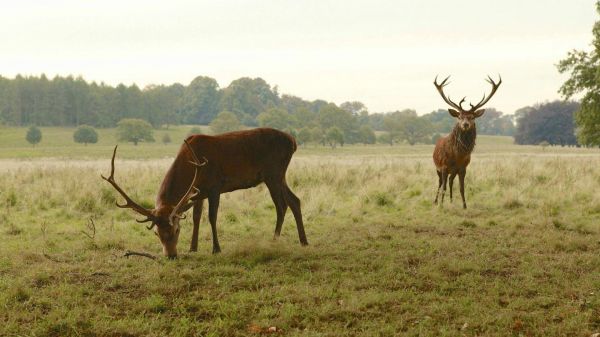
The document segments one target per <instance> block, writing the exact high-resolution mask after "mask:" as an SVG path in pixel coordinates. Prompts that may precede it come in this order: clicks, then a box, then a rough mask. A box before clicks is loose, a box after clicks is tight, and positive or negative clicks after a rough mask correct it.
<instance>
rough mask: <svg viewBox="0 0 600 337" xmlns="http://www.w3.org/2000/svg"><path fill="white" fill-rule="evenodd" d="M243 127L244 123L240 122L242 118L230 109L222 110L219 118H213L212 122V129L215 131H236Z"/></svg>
mask: <svg viewBox="0 0 600 337" xmlns="http://www.w3.org/2000/svg"><path fill="white" fill-rule="evenodd" d="M241 128H242V124H241V123H240V120H239V119H238V118H237V117H236V116H235V114H234V113H233V112H230V111H221V112H220V113H219V114H218V115H217V118H215V119H213V121H212V122H211V123H210V129H211V130H212V131H213V132H214V133H224V132H230V131H236V130H239V129H241Z"/></svg>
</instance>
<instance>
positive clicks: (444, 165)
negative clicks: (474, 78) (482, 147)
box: [433, 76, 502, 208]
mask: <svg viewBox="0 0 600 337" xmlns="http://www.w3.org/2000/svg"><path fill="white" fill-rule="evenodd" d="M448 78H449V77H447V78H446V79H445V80H444V81H442V83H440V84H438V83H437V78H436V80H435V81H434V82H433V84H434V85H435V87H436V89H437V90H438V92H439V93H440V95H441V96H442V98H443V99H444V101H445V102H446V103H448V105H450V106H451V107H453V108H454V109H448V112H449V113H450V115H451V116H452V117H455V118H457V122H456V125H455V126H454V128H453V129H452V132H450V134H449V135H447V136H446V137H442V138H440V139H439V140H438V141H437V143H436V144H435V149H434V151H433V162H434V164H435V167H436V171H437V175H438V189H437V193H436V195H435V201H434V203H436V204H437V202H438V197H439V195H440V193H441V195H442V200H441V203H444V194H445V193H446V185H447V182H448V177H449V178H450V201H452V186H453V185H454V178H455V177H456V176H457V175H458V180H459V184H460V196H461V198H462V202H463V208H467V202H466V201H465V176H466V174H467V166H468V165H469V163H470V162H471V152H473V149H474V148H475V139H476V138H477V126H476V125H475V119H476V118H478V117H481V116H482V115H483V113H484V112H485V110H484V109H480V108H481V107H482V106H483V105H484V104H485V103H487V102H488V101H489V100H490V98H492V96H493V95H494V93H495V92H496V90H498V87H499V86H500V84H501V83H502V79H500V80H499V81H498V83H495V82H494V81H493V80H492V79H491V78H490V77H489V76H488V82H489V83H490V84H491V85H492V92H491V93H490V95H489V96H487V97H486V96H485V95H484V96H483V98H482V99H481V101H480V102H479V103H477V104H475V105H473V104H471V109H469V110H465V109H464V108H463V107H462V103H463V102H464V101H465V98H463V99H462V100H461V101H460V103H459V104H456V103H454V102H453V101H452V100H450V98H448V97H446V95H445V94H444V90H443V88H444V86H446V85H447V84H448V83H447V81H448Z"/></svg>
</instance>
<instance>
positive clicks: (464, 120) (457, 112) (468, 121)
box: [433, 76, 502, 131]
mask: <svg viewBox="0 0 600 337" xmlns="http://www.w3.org/2000/svg"><path fill="white" fill-rule="evenodd" d="M498 77H499V80H498V83H496V82H494V80H492V78H491V77H490V76H488V78H487V79H486V81H487V82H488V83H489V84H491V85H492V92H491V93H490V94H489V95H488V96H487V97H486V95H485V94H483V98H482V99H481V101H479V103H477V104H475V105H473V104H471V103H469V105H470V106H471V108H470V109H469V110H466V109H465V108H463V107H462V104H463V103H464V102H465V99H466V97H463V99H461V100H460V102H459V103H458V104H456V103H454V102H453V101H452V100H451V99H450V97H448V96H446V95H445V94H444V87H445V86H447V85H448V84H450V82H448V79H449V78H450V76H448V77H446V78H445V79H444V80H443V81H442V83H439V84H438V83H437V76H436V77H435V80H433V85H435V88H436V89H437V91H438V92H439V93H440V95H441V96H442V99H443V100H444V102H446V103H447V104H448V105H450V106H451V107H452V108H453V109H448V112H449V113H450V115H451V116H452V117H456V118H457V119H458V122H457V124H458V126H459V127H460V128H461V129H462V130H463V131H467V130H470V129H472V128H473V127H475V118H478V117H481V116H482V115H483V113H484V112H485V109H481V107H483V106H484V105H485V104H486V103H487V102H488V101H489V100H490V98H492V96H494V94H495V93H496V90H498V87H500V84H502V77H500V76H498Z"/></svg>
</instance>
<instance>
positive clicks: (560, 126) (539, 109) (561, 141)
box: [514, 101, 579, 146]
mask: <svg viewBox="0 0 600 337" xmlns="http://www.w3.org/2000/svg"><path fill="white" fill-rule="evenodd" d="M578 108H579V104H578V103H576V102H564V101H554V102H550V103H544V104H540V105H536V106H534V107H531V108H523V109H519V110H518V111H517V131H516V133H515V136H514V137H515V143H517V144H531V145H537V144H540V143H541V142H543V141H546V142H548V143H549V144H551V145H563V146H564V145H576V144H577V139H576V138H575V130H574V125H573V114H574V113H575V111H577V109H578Z"/></svg>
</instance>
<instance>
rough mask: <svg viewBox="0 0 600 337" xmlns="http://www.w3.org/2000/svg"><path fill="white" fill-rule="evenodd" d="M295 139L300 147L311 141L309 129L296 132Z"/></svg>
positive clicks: (305, 128)
mask: <svg viewBox="0 0 600 337" xmlns="http://www.w3.org/2000/svg"><path fill="white" fill-rule="evenodd" d="M296 139H297V140H298V142H299V143H300V144H301V145H304V144H306V143H308V142H310V141H311V139H312V133H311V131H310V129H309V128H307V127H304V128H302V129H300V131H298V137H296Z"/></svg>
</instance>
